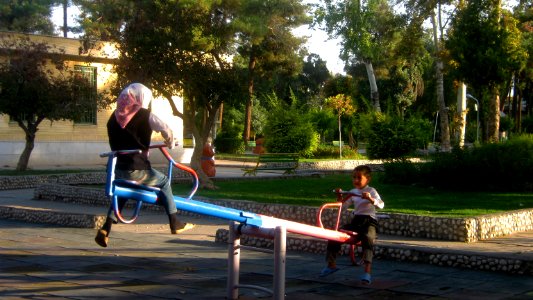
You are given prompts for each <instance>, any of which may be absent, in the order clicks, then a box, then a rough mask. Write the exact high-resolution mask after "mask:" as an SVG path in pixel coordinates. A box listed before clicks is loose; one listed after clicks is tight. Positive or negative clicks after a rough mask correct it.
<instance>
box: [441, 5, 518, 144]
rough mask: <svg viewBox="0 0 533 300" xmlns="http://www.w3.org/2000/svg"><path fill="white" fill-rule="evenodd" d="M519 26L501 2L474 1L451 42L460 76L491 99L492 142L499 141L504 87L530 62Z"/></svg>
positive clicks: (462, 14)
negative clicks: (503, 85)
mask: <svg viewBox="0 0 533 300" xmlns="http://www.w3.org/2000/svg"><path fill="white" fill-rule="evenodd" d="M516 24H517V22H516V20H515V19H514V18H513V17H512V16H511V15H510V13H507V12H505V13H503V12H502V10H501V1H500V0H488V1H487V0H472V1H469V2H468V3H467V4H466V5H465V6H464V7H461V9H460V10H459V12H458V13H457V16H456V18H455V19H454V20H453V23H452V25H453V27H452V29H451V31H450V34H449V35H450V38H449V40H448V42H447V46H448V48H449V51H450V56H451V58H452V64H453V66H454V67H455V70H456V76H457V77H458V78H459V79H460V80H463V81H464V82H466V83H467V85H469V86H472V87H473V88H474V89H475V90H477V91H480V92H481V94H486V95H488V97H489V98H490V100H489V101H488V104H489V105H488V110H487V111H488V122H487V136H486V139H487V140H488V141H489V142H496V141H498V140H499V120H500V88H501V85H502V84H503V83H504V82H506V81H510V80H511V74H512V73H513V72H514V71H520V70H522V69H523V68H524V66H525V62H526V59H527V53H526V52H525V50H524V49H523V48H521V40H522V37H521V33H520V31H519V30H518V29H517V27H516ZM473 41H475V42H473Z"/></svg>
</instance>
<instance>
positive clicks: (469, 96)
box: [466, 94, 479, 142]
mask: <svg viewBox="0 0 533 300" xmlns="http://www.w3.org/2000/svg"><path fill="white" fill-rule="evenodd" d="M466 98H469V99H472V100H474V101H476V113H477V124H476V125H477V128H476V142H479V100H477V99H476V98H475V97H474V96H472V95H470V94H466Z"/></svg>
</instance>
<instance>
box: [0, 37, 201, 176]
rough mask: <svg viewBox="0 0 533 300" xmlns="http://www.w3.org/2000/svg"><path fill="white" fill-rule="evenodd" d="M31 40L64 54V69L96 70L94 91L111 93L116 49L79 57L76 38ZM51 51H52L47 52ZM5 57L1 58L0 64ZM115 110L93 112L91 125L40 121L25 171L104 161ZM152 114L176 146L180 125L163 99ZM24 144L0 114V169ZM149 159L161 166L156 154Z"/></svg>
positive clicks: (11, 163)
mask: <svg viewBox="0 0 533 300" xmlns="http://www.w3.org/2000/svg"><path fill="white" fill-rule="evenodd" d="M17 36H21V34H13V33H7V32H0V38H14V37H17ZM27 36H29V37H30V38H31V39H32V40H34V41H39V42H40V41H45V42H47V43H49V44H50V45H53V46H55V47H57V48H62V49H64V50H65V53H64V55H65V57H66V58H67V59H68V65H69V67H71V68H74V66H75V65H83V66H91V67H95V68H96V70H97V71H96V74H97V90H98V92H99V93H100V92H103V91H106V90H109V89H110V86H111V84H112V83H113V81H114V79H115V78H116V74H114V72H113V63H114V60H115V59H116V58H117V57H118V54H117V51H116V50H115V49H114V47H113V46H112V45H110V44H105V43H101V44H100V45H97V46H96V50H94V49H93V50H90V51H88V52H87V53H82V54H80V52H83V51H81V48H80V47H81V45H82V44H81V41H80V40H78V39H70V38H62V37H50V36H39V35H27ZM52 51H55V50H52ZM7 59H8V58H6V57H0V60H1V61H6V60H7ZM174 103H175V104H176V106H177V108H178V110H180V111H183V100H182V98H179V97H175V98H174ZM113 110H114V106H113V107H111V108H109V109H106V110H100V111H98V112H97V114H96V124H77V123H74V122H73V121H55V122H51V121H49V120H44V121H43V122H42V123H41V124H40V125H39V130H38V131H37V135H36V138H35V148H34V149H33V151H32V154H31V157H30V161H29V167H30V168H32V167H43V166H44V167H45V166H70V165H80V166H84V165H87V166H89V165H95V164H103V163H105V162H104V161H103V160H102V159H101V158H100V157H99V155H98V154H99V153H101V152H105V151H109V146H108V141H107V130H106V123H107V120H108V119H109V117H110V116H111V114H112V112H113ZM152 111H153V113H155V114H157V115H158V116H159V117H160V118H161V119H163V120H165V121H167V122H169V123H170V124H171V127H172V128H173V129H174V131H175V133H176V137H177V139H178V142H179V144H183V121H182V120H181V119H180V118H178V117H175V116H173V115H172V110H171V107H170V104H169V103H168V101H167V100H166V99H163V98H157V99H154V101H153V103H152ZM152 140H153V141H154V142H162V138H161V135H160V134H156V133H154V135H153V136H152ZM24 146H25V135H24V131H23V130H22V129H21V128H20V127H19V126H18V124H17V123H15V122H11V121H10V118H9V116H7V115H0V167H15V166H16V165H17V162H18V159H19V156H20V154H21V153H22V151H23V149H24ZM186 150H187V149H185V150H184V149H183V148H181V147H178V148H177V149H175V150H173V151H172V152H173V154H174V156H175V159H176V160H177V161H181V162H184V163H188V162H190V155H191V153H190V151H186ZM152 160H154V161H155V162H156V163H157V162H163V160H164V159H163V158H162V157H161V156H160V155H159V154H158V153H157V154H156V153H154V155H152Z"/></svg>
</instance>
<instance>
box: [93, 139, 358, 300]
mask: <svg viewBox="0 0 533 300" xmlns="http://www.w3.org/2000/svg"><path fill="white" fill-rule="evenodd" d="M165 147H166V146H165V145H163V144H160V145H152V146H151V147H150V148H152V149H153V148H158V149H159V150H160V151H161V152H162V154H163V156H165V158H166V159H167V160H168V161H169V168H168V174H167V175H168V177H169V178H171V177H172V169H173V167H176V168H179V169H181V170H184V171H186V172H188V173H189V174H191V176H192V178H193V188H192V190H191V192H190V193H189V195H188V196H187V197H186V198H183V197H178V196H174V202H175V203H176V208H177V209H178V210H183V211H187V212H192V213H197V214H201V215H206V216H211V217H217V218H222V219H226V220H229V221H231V223H230V241H228V242H229V248H228V295H227V298H228V299H237V297H238V289H239V288H254V289H258V290H263V291H266V292H269V293H271V294H272V295H273V298H274V299H283V298H284V294H285V251H286V247H285V246H286V244H285V243H286V234H287V233H295V234H301V235H305V236H309V237H315V238H319V239H325V240H334V241H338V242H342V243H354V241H355V239H354V236H355V234H354V233H350V232H342V231H337V230H331V229H326V228H323V226H312V225H308V224H303V223H298V222H294V221H289V220H284V219H280V218H275V217H269V216H265V215H261V214H256V213H251V212H246V211H242V210H238V209H233V208H228V207H223V206H219V205H213V204H210V203H206V202H201V201H196V200H193V199H192V197H193V196H194V194H195V193H196V191H197V189H198V176H197V175H196V172H195V171H194V170H193V169H191V168H189V167H187V166H184V165H181V164H179V163H177V162H176V161H174V159H173V158H172V157H171V156H170V154H169V153H168V151H167V150H166V149H165ZM132 153H140V150H119V151H111V152H106V153H102V154H100V156H101V157H107V158H108V162H107V180H106V188H105V190H106V195H107V196H108V197H109V198H110V200H111V202H112V205H113V210H114V212H115V215H116V216H117V218H118V219H119V220H120V221H121V222H123V223H132V222H134V221H135V220H136V219H137V217H138V216H139V212H140V208H141V206H142V203H143V202H144V203H149V204H156V203H157V195H156V194H157V193H158V192H159V189H158V188H154V187H150V186H145V185H141V184H137V183H136V182H134V181H129V180H123V179H115V173H114V170H115V165H116V160H117V156H118V155H129V154H132ZM118 197H122V198H128V199H130V200H133V201H137V204H136V206H135V208H134V212H133V216H132V217H131V218H130V219H126V218H124V217H123V216H122V214H121V212H120V211H119V210H118V200H117V199H118ZM339 214H340V213H339ZM339 218H340V216H339ZM337 228H338V224H337ZM242 234H247V235H252V236H258V237H266V238H271V239H274V248H275V249H274V251H273V252H274V263H275V272H274V288H273V290H269V289H265V288H263V287H260V286H250V285H239V264H240V249H245V248H246V249H252V247H245V246H242V245H240V236H241V235H242ZM252 250H257V251H263V252H265V250H263V249H255V248H254V249H252ZM266 251H269V250H266Z"/></svg>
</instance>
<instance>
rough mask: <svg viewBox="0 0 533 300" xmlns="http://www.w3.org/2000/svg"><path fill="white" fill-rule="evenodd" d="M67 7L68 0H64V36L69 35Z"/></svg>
mask: <svg viewBox="0 0 533 300" xmlns="http://www.w3.org/2000/svg"><path fill="white" fill-rule="evenodd" d="M67 8H68V0H63V37H67V34H68V23H67Z"/></svg>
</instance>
